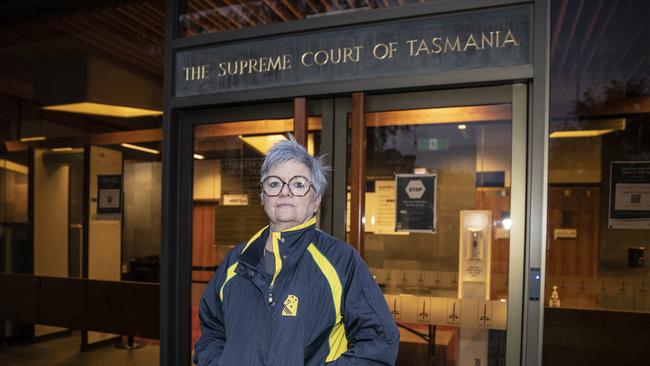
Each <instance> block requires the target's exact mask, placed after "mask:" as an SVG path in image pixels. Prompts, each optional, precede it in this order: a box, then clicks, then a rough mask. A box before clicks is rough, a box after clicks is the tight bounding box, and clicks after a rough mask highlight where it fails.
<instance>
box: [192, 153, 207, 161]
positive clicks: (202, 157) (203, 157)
mask: <svg viewBox="0 0 650 366" xmlns="http://www.w3.org/2000/svg"><path fill="white" fill-rule="evenodd" d="M194 159H196V160H203V159H205V156H203V155H201V154H194Z"/></svg>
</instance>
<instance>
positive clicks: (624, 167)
mask: <svg viewBox="0 0 650 366" xmlns="http://www.w3.org/2000/svg"><path fill="white" fill-rule="evenodd" d="M609 228H610V229H646V230H650V162H649V161H613V162H612V163H611V167H610V185H609Z"/></svg>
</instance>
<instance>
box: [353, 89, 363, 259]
mask: <svg viewBox="0 0 650 366" xmlns="http://www.w3.org/2000/svg"><path fill="white" fill-rule="evenodd" d="M364 103H365V95H364V94H363V93H354V94H352V115H351V118H350V128H351V130H352V152H351V160H352V161H351V162H350V244H352V245H353V246H354V247H355V248H357V250H358V251H359V253H360V254H361V256H363V254H364V243H363V239H364V232H365V229H364V224H363V218H364V216H365V207H366V205H365V195H366V114H365V111H364V110H365V106H364Z"/></svg>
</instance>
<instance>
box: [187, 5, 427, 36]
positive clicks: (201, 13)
mask: <svg viewBox="0 0 650 366" xmlns="http://www.w3.org/2000/svg"><path fill="white" fill-rule="evenodd" d="M429 1H432V0H404V1H376V0H370V1H357V0H353V1H350V0H335V1H324V0H283V1H278V0H269V1H250V0H245V1H238V2H230V1H225V2H221V3H216V2H212V1H203V0H185V1H182V3H184V5H185V9H186V11H185V12H182V13H181V14H180V15H179V18H178V21H179V29H180V36H181V37H191V36H195V35H197V34H202V33H213V32H224V31H229V30H233V29H241V28H248V27H257V26H261V25H265V24H272V23H282V22H288V21H292V20H303V19H309V18H314V17H318V16H324V15H335V14H342V13H349V12H360V11H361V12H363V11H368V10H373V9H384V8H392V7H397V6H405V5H412V4H420V3H424V2H429Z"/></svg>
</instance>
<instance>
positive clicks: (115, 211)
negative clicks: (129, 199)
mask: <svg viewBox="0 0 650 366" xmlns="http://www.w3.org/2000/svg"><path fill="white" fill-rule="evenodd" d="M121 213H122V176H121V175H98V176H97V219H111V218H116V217H117V218H119V217H120V215H121Z"/></svg>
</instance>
